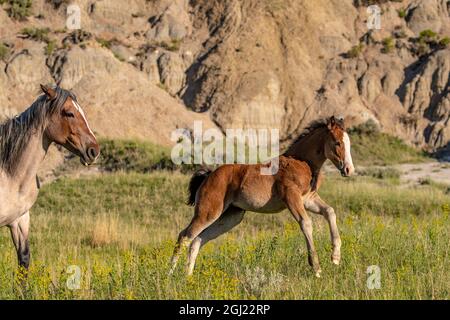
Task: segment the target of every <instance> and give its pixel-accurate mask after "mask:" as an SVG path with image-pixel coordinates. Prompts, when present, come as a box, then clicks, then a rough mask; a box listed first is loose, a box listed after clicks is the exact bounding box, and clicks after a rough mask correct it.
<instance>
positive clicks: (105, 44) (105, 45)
mask: <svg viewBox="0 0 450 320" xmlns="http://www.w3.org/2000/svg"><path fill="white" fill-rule="evenodd" d="M96 40H97V42H98V44H100V46H101V47H103V48H106V49H111V45H112V41H111V40H106V39H103V38H96Z"/></svg>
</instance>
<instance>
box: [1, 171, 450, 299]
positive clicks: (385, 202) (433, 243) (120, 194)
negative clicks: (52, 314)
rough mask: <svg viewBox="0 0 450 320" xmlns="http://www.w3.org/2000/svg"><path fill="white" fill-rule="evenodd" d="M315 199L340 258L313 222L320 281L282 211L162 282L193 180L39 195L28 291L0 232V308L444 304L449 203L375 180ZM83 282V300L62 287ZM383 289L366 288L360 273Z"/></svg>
mask: <svg viewBox="0 0 450 320" xmlns="http://www.w3.org/2000/svg"><path fill="white" fill-rule="evenodd" d="M328 180H329V181H326V180H325V182H324V185H323V189H321V195H322V198H323V199H324V200H325V201H327V202H328V203H330V204H331V205H332V206H334V207H335V209H336V212H337V215H338V225H339V227H340V231H341V236H342V241H343V247H342V263H341V265H340V266H339V267H336V266H334V265H332V264H331V262H330V261H329V260H330V259H329V258H330V253H331V244H330V240H329V231H328V225H327V224H326V222H325V221H324V219H323V218H322V217H318V216H315V217H314V228H315V230H314V236H315V242H316V247H317V250H318V252H319V256H320V259H321V265H322V269H323V277H322V278H321V279H316V278H315V277H314V276H313V274H312V272H311V270H310V267H309V265H308V263H307V259H306V249H305V247H306V246H305V243H304V239H303V236H302V235H301V233H300V231H299V227H298V225H297V224H296V223H294V222H293V219H291V217H290V214H289V213H288V212H286V211H284V212H282V213H280V214H277V215H267V214H256V213H251V212H249V213H247V215H246V218H245V219H244V222H243V223H242V224H241V225H240V226H239V227H237V228H236V229H235V230H234V231H232V232H230V233H229V234H227V235H226V236H224V237H222V238H220V239H218V240H216V241H214V242H211V243H210V244H208V245H206V246H205V247H204V249H203V250H202V251H201V253H200V255H199V259H198V263H197V268H196V271H195V273H194V275H193V276H192V277H186V276H185V275H184V268H183V265H182V263H181V265H180V268H179V269H177V271H176V273H175V274H174V275H173V276H172V277H169V276H167V271H168V263H169V259H170V255H171V252H172V248H173V244H174V240H175V237H176V235H177V233H178V232H179V231H180V230H181V229H182V228H183V227H184V226H185V225H186V224H187V223H188V222H189V220H190V218H191V217H192V208H190V207H188V206H186V205H184V200H185V196H186V194H185V189H186V186H187V182H188V176H187V175H183V174H180V173H167V172H165V173H162V172H154V173H151V174H147V175H146V174H136V173H130V174H125V173H118V174H109V175H104V176H97V177H92V178H83V179H79V180H75V179H67V178H63V179H59V180H57V181H56V182H54V183H52V184H49V185H45V186H44V187H43V188H42V192H41V194H40V197H39V199H38V202H37V204H36V206H35V208H34V209H33V210H32V213H31V217H32V226H31V252H32V266H31V269H30V271H29V275H28V280H27V285H26V286H25V287H23V286H20V285H19V280H20V273H19V274H18V273H17V272H16V271H15V269H16V257H15V252H14V250H13V246H12V243H11V240H10V239H9V233H8V232H7V230H6V229H4V228H3V229H0V245H1V249H2V250H1V251H2V252H1V254H0V298H2V299H15V298H27V299H80V298H87V299H168V298H175V299H185V298H189V299H197V298H205V299H222V298H244V299H253V298H262V299H266V298H271V299H286V298H293V299H305V298H312V299H328V298H330V299H350V298H356V299H366V298H370V299H391V298H393V299H433V298H448V296H449V294H450V281H449V280H450V279H449V278H450V276H449V273H448V270H447V269H448V265H449V262H450V261H449V245H448V244H449V242H448V239H449V236H450V229H449V228H448V226H449V222H450V221H449V207H448V203H449V198H448V196H447V195H445V193H444V192H443V191H442V190H441V189H440V188H436V187H435V186H433V185H423V186H420V187H416V188H406V187H404V188H399V187H398V186H395V185H392V184H391V183H390V182H389V181H385V180H379V179H375V178H358V179H343V178H339V177H335V176H331V177H329V178H328ZM70 265H76V266H79V267H80V270H81V283H80V289H78V290H70V289H69V288H68V287H67V285H66V281H67V280H68V279H69V278H70V276H71V275H70V274H69V273H67V271H68V267H69V266H70ZM370 265H377V266H379V267H380V270H381V288H380V289H374V290H370V289H368V288H367V286H366V282H367V276H368V275H367V274H366V270H367V267H368V266H370Z"/></svg>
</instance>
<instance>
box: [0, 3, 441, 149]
mask: <svg viewBox="0 0 450 320" xmlns="http://www.w3.org/2000/svg"><path fill="white" fill-rule="evenodd" d="M0 3H3V4H2V10H0V46H1V47H0V106H1V113H2V114H3V115H10V114H14V113H16V112H18V111H20V110H21V109H23V108H24V107H26V106H28V105H29V103H30V102H31V101H32V100H33V98H34V97H35V96H36V94H37V87H38V83H40V82H43V83H48V82H57V83H58V84H60V85H61V86H63V87H66V88H69V89H73V90H74V91H75V92H76V93H77V94H78V95H79V98H80V100H81V102H82V104H83V105H84V106H85V108H86V109H87V112H88V115H89V118H91V119H92V120H91V122H92V126H93V127H94V128H95V129H96V130H97V131H98V133H99V134H100V135H103V136H106V137H141V138H146V139H150V140H152V141H154V142H157V143H162V144H168V143H170V132H171V131H172V130H173V129H174V128H176V127H190V126H192V122H193V121H194V120H195V119H201V120H203V121H204V122H205V124H206V126H212V125H213V122H214V123H215V124H216V125H218V126H219V127H221V128H232V127H239V128H241V127H244V128H262V127H263V128H266V127H269V128H279V129H280V131H281V137H282V139H283V142H285V143H287V142H289V141H290V140H291V139H293V138H295V136H296V135H297V134H298V132H299V131H300V130H301V129H302V127H304V126H305V125H306V124H307V123H308V122H309V121H311V120H312V119H315V118H317V117H322V116H326V115H330V114H339V115H343V116H346V117H348V119H350V123H352V124H357V123H361V122H365V121H368V120H369V119H372V120H373V121H375V122H376V123H377V124H378V125H379V127H380V128H381V130H383V131H386V132H388V133H391V134H394V135H397V136H400V137H401V138H403V139H405V140H406V141H409V142H410V143H412V144H415V145H417V146H418V147H421V148H425V149H427V150H429V151H439V150H442V149H445V148H446V147H447V148H450V145H449V141H450V124H449V121H450V96H449V81H450V78H449V72H450V54H449V53H450V38H449V37H450V15H449V14H450V1H447V0H422V1H420V0H404V1H399V0H396V1H386V0H384V1H382V0H380V1H376V0H366V1H363V0H359V1H357V0H355V1H351V0H315V1H311V0H191V1H188V0H173V1H168V0H128V1H119V0H99V1H91V0H76V1H75V0H74V1H65V0H53V1H52V0H48V1H43V0H42V1H39V0H33V1H22V0H0ZM17 3H21V4H22V6H20V5H17ZM27 3H28V4H31V6H27V5H26V4H27ZM70 3H76V4H78V5H79V6H80V8H81V30H77V31H73V30H68V29H67V28H65V24H66V19H67V15H66V10H67V6H68V5H69V4H70ZM369 4H378V5H379V7H380V14H381V16H380V18H381V29H380V30H375V29H374V30H369V29H368V27H367V24H366V22H367V19H368V18H369V14H368V12H367V7H366V6H367V5H369ZM211 120H212V121H211Z"/></svg>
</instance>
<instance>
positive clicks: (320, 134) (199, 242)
mask: <svg viewBox="0 0 450 320" xmlns="http://www.w3.org/2000/svg"><path fill="white" fill-rule="evenodd" d="M327 159H329V160H331V162H332V163H333V164H334V165H335V166H336V167H337V168H338V169H339V170H340V172H341V174H342V175H343V176H345V177H347V176H350V175H351V174H352V173H353V171H354V167H353V163H352V157H351V154H350V139H349V136H348V134H347V133H346V132H345V127H344V121H343V120H342V119H336V118H335V117H334V116H333V117H331V118H329V119H327V120H322V121H317V122H314V123H313V124H312V125H310V126H309V127H308V128H307V129H306V130H305V131H304V133H303V134H301V135H300V137H299V138H298V139H297V140H296V141H295V142H294V143H293V144H292V145H291V146H290V147H289V148H288V150H287V151H286V152H285V153H284V154H283V155H282V156H280V157H279V168H278V172H277V173H276V174H274V175H261V174H260V169H261V167H262V166H268V165H266V164H256V165H245V164H227V165H222V166H220V167H219V168H217V169H216V170H215V171H213V172H211V171H208V170H200V171H197V172H196V173H195V174H194V175H193V177H192V178H191V181H190V184H189V192H190V197H189V200H188V203H189V204H191V205H195V214H194V217H193V218H192V221H191V223H190V224H189V225H188V227H187V228H186V229H184V230H183V231H181V233H180V235H179V236H178V242H177V244H176V246H175V250H174V253H173V257H172V267H171V271H170V272H171V273H172V272H173V271H174V269H175V267H176V264H177V261H178V258H179V255H180V252H181V249H182V247H183V246H184V245H188V244H189V243H190V248H189V258H188V271H187V272H188V274H189V275H190V274H192V272H193V270H194V265H195V260H196V258H197V255H198V252H199V250H200V248H201V247H202V246H203V245H205V244H206V243H207V242H208V241H210V240H212V239H215V238H217V237H218V236H220V235H222V234H224V233H226V232H228V231H230V230H231V229H232V228H233V227H235V226H237V225H238V224H239V223H240V222H241V221H242V219H243V217H244V213H245V211H247V210H249V211H254V212H260V213H276V212H280V211H282V210H283V209H285V208H288V209H289V211H290V212H291V213H292V215H293V217H294V219H295V220H296V221H297V222H298V223H299V224H300V227H301V230H302V231H303V234H304V236H305V238H306V245H307V248H308V261H309V264H310V265H311V266H312V268H313V270H314V272H315V274H316V276H317V277H320V272H321V270H320V265H319V258H318V255H317V252H316V250H315V248H314V241H313V234H312V222H311V218H310V217H309V215H308V214H307V212H306V210H309V211H311V212H314V213H318V214H321V215H323V216H324V217H325V219H326V220H327V221H328V224H329V227H330V233H331V241H332V244H333V252H332V255H331V259H332V262H333V263H334V264H336V265H337V264H339V261H340V258H341V254H340V247H341V239H340V237H339V231H338V228H337V225H336V214H335V212H334V209H333V208H332V207H331V206H329V205H328V204H326V203H325V202H324V201H323V200H322V199H321V198H320V197H319V194H318V193H317V190H318V189H319V186H320V179H319V177H320V169H321V167H322V165H323V163H324V162H325V161H326V160H327Z"/></svg>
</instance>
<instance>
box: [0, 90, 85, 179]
mask: <svg viewBox="0 0 450 320" xmlns="http://www.w3.org/2000/svg"><path fill="white" fill-rule="evenodd" d="M53 89H54V90H55V92H56V96H55V98H53V99H49V98H48V97H47V96H46V95H45V94H43V95H41V96H39V97H38V98H37V99H36V101H34V102H33V104H32V105H31V106H30V107H29V108H28V109H26V110H25V111H24V112H22V113H21V114H19V115H18V116H16V117H14V118H9V119H7V120H6V121H4V122H3V123H2V124H0V167H1V168H2V169H4V170H5V171H6V172H7V173H8V174H10V175H12V174H13V173H14V171H15V169H16V166H17V164H18V161H17V160H18V159H19V158H20V156H21V155H22V154H23V152H24V150H25V147H26V146H27V144H28V141H29V140H30V138H31V137H32V135H33V134H35V133H36V132H42V131H43V130H44V129H45V127H46V124H47V120H48V119H49V118H50V116H51V115H53V114H54V113H55V112H58V111H60V110H61V108H62V106H63V105H64V103H65V102H66V100H67V98H68V97H71V98H72V99H73V100H74V101H76V97H75V95H74V94H73V93H72V92H70V91H68V90H64V89H62V88H60V87H58V86H55V87H53Z"/></svg>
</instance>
